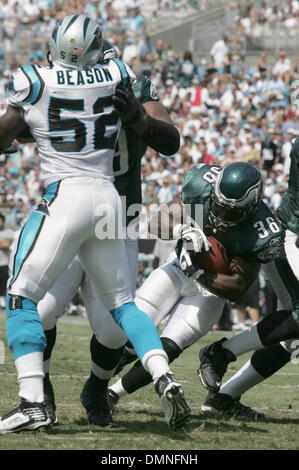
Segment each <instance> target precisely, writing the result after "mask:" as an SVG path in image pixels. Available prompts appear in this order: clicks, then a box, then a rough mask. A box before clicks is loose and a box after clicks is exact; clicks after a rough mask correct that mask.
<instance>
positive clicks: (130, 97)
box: [113, 85, 180, 155]
mask: <svg viewBox="0 0 299 470" xmlns="http://www.w3.org/2000/svg"><path fill="white" fill-rule="evenodd" d="M113 102H114V104H115V107H116V109H117V110H118V111H119V113H120V116H121V118H122V121H123V124H125V125H127V126H131V127H132V128H133V129H134V130H135V132H136V133H137V134H138V135H139V136H140V137H142V139H143V140H144V141H145V143H146V144H147V145H148V146H149V147H151V148H152V149H154V150H156V151H157V152H160V153H162V154H163V155H173V154H174V153H176V152H177V151H178V150H179V148H180V134H179V132H178V130H177V128H176V127H175V126H174V125H173V123H172V121H171V119H170V117H169V116H168V113H167V111H166V110H165V109H164V108H163V106H162V105H161V104H160V103H158V102H147V103H145V104H144V105H142V104H141V103H140V101H139V100H138V99H137V98H136V97H135V95H134V93H133V91H132V89H131V87H124V86H123V85H118V86H117V89H116V93H115V95H114V97H113Z"/></svg>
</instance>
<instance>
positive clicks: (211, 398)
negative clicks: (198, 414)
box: [201, 392, 265, 421]
mask: <svg viewBox="0 0 299 470" xmlns="http://www.w3.org/2000/svg"><path fill="white" fill-rule="evenodd" d="M201 411H203V412H204V413H211V414H213V415H215V416H219V417H221V416H223V417H225V418H236V419H244V420H248V421H261V420H263V419H265V415H264V414H263V413H260V412H259V411H255V410H253V409H252V408H250V407H249V406H245V405H242V403H240V398H233V397H231V396H230V395H227V394H226V393H214V392H209V394H208V396H207V398H206V399H205V401H204V403H203V404H202V405H201Z"/></svg>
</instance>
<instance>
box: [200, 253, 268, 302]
mask: <svg viewBox="0 0 299 470" xmlns="http://www.w3.org/2000/svg"><path fill="white" fill-rule="evenodd" d="M259 269H260V263H258V262H256V261H250V260H248V259H245V258H242V257H236V258H233V259H232V261H231V264H230V266H229V274H216V273H210V272H204V273H203V274H201V275H200V276H199V278H198V279H197V281H198V282H199V283H200V284H201V285H203V286H204V287H206V288H207V289H208V290H209V291H211V292H213V293H214V294H216V295H218V296H220V297H223V298H225V299H227V300H230V301H231V302H236V301H237V300H238V299H239V298H240V297H241V296H242V295H243V294H244V293H245V292H246V291H247V290H248V289H249V287H250V286H251V284H252V283H253V281H255V279H256V277H257V275H258V273H259Z"/></svg>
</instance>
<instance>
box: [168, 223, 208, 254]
mask: <svg viewBox="0 0 299 470" xmlns="http://www.w3.org/2000/svg"><path fill="white" fill-rule="evenodd" d="M173 236H174V238H175V239H176V240H178V239H180V238H181V239H182V240H183V242H186V243H187V245H186V243H184V244H185V247H187V248H188V250H189V251H194V252H195V253H201V252H202V251H209V250H210V249H211V243H210V242H209V240H208V239H207V237H206V235H205V234H204V232H203V231H202V230H201V228H199V227H196V228H195V227H191V226H190V225H187V224H179V225H176V226H175V227H174V229H173Z"/></svg>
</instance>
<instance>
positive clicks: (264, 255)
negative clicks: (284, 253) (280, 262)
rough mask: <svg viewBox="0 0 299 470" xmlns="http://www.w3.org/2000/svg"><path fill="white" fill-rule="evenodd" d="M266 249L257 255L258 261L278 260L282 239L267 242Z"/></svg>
mask: <svg viewBox="0 0 299 470" xmlns="http://www.w3.org/2000/svg"><path fill="white" fill-rule="evenodd" d="M269 245H270V246H268V248H266V249H265V250H263V251H262V252H261V253H258V257H259V259H261V260H262V261H265V260H271V259H275V258H279V256H280V252H281V248H282V239H281V238H273V239H272V240H270V242H269Z"/></svg>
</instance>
